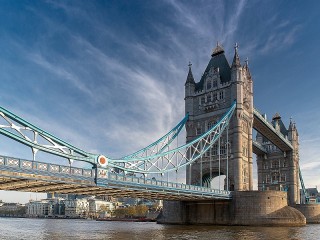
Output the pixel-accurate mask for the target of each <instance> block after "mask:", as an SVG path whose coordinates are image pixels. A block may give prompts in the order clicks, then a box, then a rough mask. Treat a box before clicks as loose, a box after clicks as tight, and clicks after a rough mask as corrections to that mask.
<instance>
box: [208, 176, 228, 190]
mask: <svg viewBox="0 0 320 240" xmlns="http://www.w3.org/2000/svg"><path fill="white" fill-rule="evenodd" d="M202 186H204V187H208V188H213V189H220V190H230V179H229V182H228V183H227V176H226V175H224V174H223V173H220V174H219V173H212V174H211V175H210V173H208V174H205V175H203V177H202Z"/></svg>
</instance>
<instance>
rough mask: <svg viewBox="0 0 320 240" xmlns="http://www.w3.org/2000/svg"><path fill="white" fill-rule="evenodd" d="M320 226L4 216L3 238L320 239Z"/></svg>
mask: <svg viewBox="0 0 320 240" xmlns="http://www.w3.org/2000/svg"><path fill="white" fill-rule="evenodd" d="M319 236H320V225H306V226H304V227H234V226H190V225H185V226H176V225H160V224H156V223H152V222H151V223H150V222H147V223H144V222H141V223H135V222H99V221H91V220H74V219H28V218H25V219H19V218H0V239H1V240H2V239H6V240H15V239H37V240H42V239H43V240H44V239H46V240H47V239H49V240H53V239H55V240H61V239H66V240H69V239H77V240H79V239H86V240H88V239H117V240H121V239H137V240H142V239H156V240H165V239H221V240H222V239H239V240H244V239H245V240H256V239H294V240H305V239H319Z"/></svg>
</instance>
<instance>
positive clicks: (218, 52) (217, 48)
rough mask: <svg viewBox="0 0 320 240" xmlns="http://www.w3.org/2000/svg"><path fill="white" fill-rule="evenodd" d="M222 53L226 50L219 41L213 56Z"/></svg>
mask: <svg viewBox="0 0 320 240" xmlns="http://www.w3.org/2000/svg"><path fill="white" fill-rule="evenodd" d="M221 53H224V50H223V48H222V45H220V44H219V42H217V46H216V47H215V49H213V51H212V54H211V57H214V56H216V55H219V54H221Z"/></svg>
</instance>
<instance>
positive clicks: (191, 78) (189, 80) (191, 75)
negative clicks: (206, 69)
mask: <svg viewBox="0 0 320 240" xmlns="http://www.w3.org/2000/svg"><path fill="white" fill-rule="evenodd" d="M188 66H189V72H188V76H187V81H186V84H187V83H192V84H195V81H194V78H193V74H192V71H191V66H192V64H191V62H189V64H188Z"/></svg>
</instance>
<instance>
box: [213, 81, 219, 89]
mask: <svg viewBox="0 0 320 240" xmlns="http://www.w3.org/2000/svg"><path fill="white" fill-rule="evenodd" d="M217 86H218V84H217V80H213V82H212V87H214V88H216V87H217Z"/></svg>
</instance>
